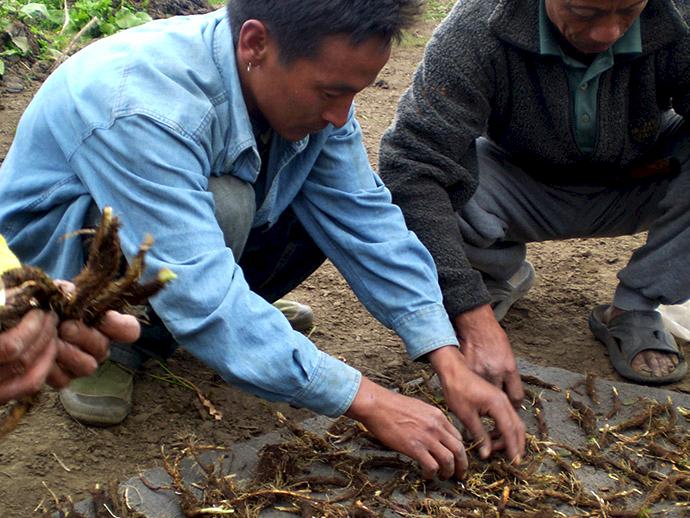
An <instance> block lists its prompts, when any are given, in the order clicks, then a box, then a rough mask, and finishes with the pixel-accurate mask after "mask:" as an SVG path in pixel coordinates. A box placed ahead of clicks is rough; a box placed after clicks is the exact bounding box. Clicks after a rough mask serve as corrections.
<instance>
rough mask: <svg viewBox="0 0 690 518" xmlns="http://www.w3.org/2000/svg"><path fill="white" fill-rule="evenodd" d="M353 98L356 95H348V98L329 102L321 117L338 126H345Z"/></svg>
mask: <svg viewBox="0 0 690 518" xmlns="http://www.w3.org/2000/svg"><path fill="white" fill-rule="evenodd" d="M353 98H354V96H348V97H347V99H343V100H337V101H335V102H333V103H331V104H329V106H328V107H327V108H326V110H325V111H324V112H323V113H322V114H321V117H322V118H323V120H325V121H326V122H329V123H331V124H333V126H335V127H336V128H340V127H342V126H344V125H345V123H346V122H347V118H348V115H349V114H350V107H351V106H352V100H353Z"/></svg>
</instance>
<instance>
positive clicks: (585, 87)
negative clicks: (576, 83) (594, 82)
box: [580, 83, 589, 92]
mask: <svg viewBox="0 0 690 518" xmlns="http://www.w3.org/2000/svg"><path fill="white" fill-rule="evenodd" d="M587 88H589V84H588V83H582V84H580V90H582V91H583V92H584V91H585V90H587Z"/></svg>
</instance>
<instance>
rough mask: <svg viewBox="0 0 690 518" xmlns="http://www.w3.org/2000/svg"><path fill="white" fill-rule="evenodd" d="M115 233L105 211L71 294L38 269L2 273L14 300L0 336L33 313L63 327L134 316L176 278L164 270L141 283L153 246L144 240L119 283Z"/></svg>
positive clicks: (2, 311)
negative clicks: (110, 314)
mask: <svg viewBox="0 0 690 518" xmlns="http://www.w3.org/2000/svg"><path fill="white" fill-rule="evenodd" d="M119 229H120V222H119V220H118V219H117V217H115V216H113V215H112V210H111V209H110V207H105V209H104V210H103V216H102V218H101V222H100V224H99V226H98V228H97V229H96V230H95V235H94V237H93V240H92V242H91V246H90V249H89V258H88V261H87V263H86V266H84V268H83V269H82V271H81V272H80V273H79V275H77V276H76V277H75V278H74V281H73V282H74V285H75V290H74V291H73V292H67V291H65V290H63V289H62V288H61V287H59V286H58V285H57V284H56V283H55V282H53V280H52V279H51V278H50V277H49V276H48V275H46V274H45V272H43V271H42V270H41V269H40V268H34V267H32V266H27V265H22V266H21V267H19V268H15V269H12V270H9V271H7V272H5V273H3V274H2V282H3V284H4V285H5V289H6V290H8V292H10V293H12V296H11V298H10V299H8V303H7V304H6V305H3V306H0V332H1V331H5V330H7V329H11V328H12V327H14V326H16V325H17V324H18V323H19V322H20V321H21V319H22V317H23V316H24V315H25V314H26V313H28V312H29V311H30V310H32V309H35V308H39V309H44V310H46V311H54V312H55V313H57V315H58V317H59V318H60V320H61V321H62V320H72V319H74V320H82V321H84V323H86V324H87V325H90V326H94V325H97V324H98V323H99V322H100V321H101V319H102V318H103V316H104V315H105V313H106V312H107V311H109V310H115V311H119V312H121V313H129V314H135V313H136V311H135V307H136V306H137V305H141V304H143V303H144V302H146V300H147V299H148V298H149V297H151V296H153V295H155V294H156V293H158V292H159V291H160V290H161V289H162V288H163V286H164V285H165V284H166V283H167V282H168V281H170V280H172V279H174V278H175V274H174V273H172V272H171V271H170V270H167V269H163V270H161V271H160V272H159V273H158V276H157V278H156V279H155V280H153V281H150V282H146V283H143V284H141V283H140V282H139V280H140V278H141V275H142V273H143V271H144V257H145V256H146V253H147V252H148V250H149V249H150V248H151V245H152V244H153V238H151V236H146V238H145V239H144V241H143V243H142V244H141V246H140V248H139V252H138V253H137V255H136V256H135V257H134V259H133V260H132V262H131V264H130V265H129V266H128V268H127V271H126V272H125V273H124V275H122V276H121V277H118V274H119V271H120V263H121V260H122V252H121V251H120V238H119V235H118V231H119Z"/></svg>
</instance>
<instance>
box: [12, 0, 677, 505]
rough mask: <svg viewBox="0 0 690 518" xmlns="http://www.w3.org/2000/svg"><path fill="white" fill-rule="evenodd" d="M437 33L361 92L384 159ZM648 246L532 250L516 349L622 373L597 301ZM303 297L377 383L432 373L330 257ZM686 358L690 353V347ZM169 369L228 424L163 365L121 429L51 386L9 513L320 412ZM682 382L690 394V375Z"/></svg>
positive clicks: (199, 372) (589, 244) (590, 244)
mask: <svg viewBox="0 0 690 518" xmlns="http://www.w3.org/2000/svg"><path fill="white" fill-rule="evenodd" d="M151 3H152V4H154V2H153V1H152V2H151ZM178 3H180V4H182V3H185V2H178ZM187 3H190V4H197V2H196V1H194V2H187ZM161 12H165V11H161ZM167 14H170V13H167ZM432 28H433V27H432V26H431V24H429V23H424V24H421V25H420V26H419V27H418V29H417V31H416V32H417V34H416V37H413V38H411V39H410V40H409V41H408V42H407V43H405V44H404V45H403V46H401V47H399V48H397V49H396V50H395V52H394V54H393V57H392V59H391V61H390V63H389V64H388V65H387V66H386V68H385V69H384V70H383V71H382V73H381V76H380V79H381V81H380V82H378V83H377V85H376V86H372V87H371V88H368V89H367V90H365V91H364V92H363V93H362V94H361V95H360V96H359V98H358V102H357V103H358V107H359V120H360V122H361V124H362V127H363V130H364V136H365V143H366V146H367V149H368V151H369V153H370V157H371V160H372V163H374V164H375V163H376V160H377V156H378V150H377V148H378V142H379V140H380V138H381V135H382V133H383V131H384V130H385V129H386V127H387V126H388V125H389V123H390V121H391V120H392V117H393V114H394V110H395V106H396V103H397V100H398V98H399V96H400V95H401V94H402V92H403V90H404V89H405V87H406V86H407V85H408V83H409V81H410V79H411V75H412V73H413V72H414V69H415V67H416V64H417V63H418V61H419V60H420V59H421V56H422V52H423V47H422V46H421V43H420V42H422V41H423V40H424V39H425V38H426V37H428V35H429V34H430V32H431V30H432ZM13 71H14V72H13V73H12V74H10V76H9V77H8V78H6V80H5V81H4V82H0V161H1V160H2V159H3V158H4V156H5V154H6V153H7V149H8V148H9V145H10V143H11V141H12V137H13V134H14V129H15V127H16V124H17V121H18V120H19V117H20V115H21V113H22V111H23V110H24V108H25V107H26V105H27V104H28V102H29V101H30V99H31V97H32V95H33V94H34V93H35V91H36V89H37V88H38V87H39V86H40V84H39V83H38V82H36V81H34V80H32V79H31V77H30V76H31V74H29V73H27V74H26V75H23V74H22V72H21V70H20V68H19V67H14V68H13ZM643 241H644V235H638V236H633V237H625V238H618V239H592V240H570V241H561V242H551V243H543V244H537V245H533V246H531V247H530V248H529V258H530V260H531V261H532V262H533V263H534V265H535V268H536V270H537V276H538V281H537V284H536V286H535V287H534V288H533V289H532V290H531V291H530V293H529V294H528V295H527V296H526V297H525V298H524V299H523V300H521V301H519V302H518V303H517V304H516V305H515V306H514V308H513V309H512V310H511V312H510V313H509V314H508V316H507V317H506V318H505V320H504V326H505V328H506V330H507V332H508V335H509V337H510V339H511V341H512V343H513V346H514V349H515V351H516V354H517V355H518V356H521V357H523V358H526V359H528V360H529V361H531V362H533V363H536V364H541V365H548V366H555V367H562V368H565V369H569V370H572V371H576V372H582V373H585V372H592V373H595V374H596V375H598V376H601V377H605V378H610V379H620V378H618V377H617V376H616V374H615V373H614V371H613V369H612V368H611V366H610V364H609V361H608V359H607V357H606V354H605V349H604V347H603V346H602V345H601V344H599V342H597V341H596V340H595V339H594V338H593V337H592V336H591V334H590V332H589V330H588V328H587V316H588V314H589V311H590V310H591V308H592V306H594V305H595V304H597V303H602V302H607V301H609V300H610V298H611V296H612V293H613V290H614V287H615V283H616V279H615V275H616V272H617V270H619V269H620V268H622V266H623V265H625V263H626V262H627V259H628V257H629V256H630V254H631V252H632V251H633V250H634V249H635V248H637V247H638V246H640V245H641V244H642V243H643ZM292 297H293V298H295V299H296V300H299V301H301V302H304V303H308V304H310V305H311V306H312V307H313V309H314V312H315V315H316V322H317V326H316V328H315V330H314V331H313V333H312V334H311V338H312V339H313V340H314V342H315V343H316V344H317V345H318V346H319V347H321V348H322V349H324V350H326V351H328V352H329V353H331V354H333V355H335V356H337V357H339V358H341V359H344V360H346V361H347V362H348V363H349V364H351V365H353V366H354V367H356V368H358V369H360V370H361V371H362V372H363V373H364V374H366V375H367V376H370V377H371V378H373V379H375V380H376V381H379V382H381V383H382V384H384V385H387V386H390V387H396V386H397V385H398V384H399V383H400V382H401V381H402V380H409V379H412V378H414V377H415V376H417V375H418V373H419V370H420V369H422V368H423V366H422V365H420V364H416V363H414V362H411V361H409V360H408V359H407V358H406V357H405V354H404V349H403V347H402V344H401V342H400V340H399V339H398V338H397V337H396V336H395V335H394V334H392V333H391V332H390V331H388V330H387V329H385V328H384V327H383V326H381V325H380V324H379V323H378V322H376V321H375V320H374V319H373V318H372V317H371V316H370V315H369V314H368V313H367V312H366V311H365V310H364V309H363V307H362V306H361V304H360V303H359V302H358V301H357V300H356V299H355V297H354V296H353V294H352V292H351V290H350V289H349V287H348V285H347V283H346V282H345V281H344V280H343V278H342V277H341V276H340V274H339V273H338V272H337V271H336V270H335V268H334V267H333V266H332V265H331V264H329V263H327V264H325V265H324V266H323V267H322V268H320V269H319V270H318V271H317V272H316V273H315V274H314V275H313V276H312V277H311V278H310V279H308V281H307V282H305V283H304V284H303V285H302V286H300V287H299V288H298V289H296V290H295V292H294V293H293V294H292ZM685 353H686V355H687V354H690V348H689V347H688V346H687V344H685ZM168 367H169V368H170V369H171V370H172V371H173V372H174V373H175V374H177V375H178V376H181V377H182V378H185V379H187V380H190V381H192V382H194V383H195V384H196V385H197V386H198V387H199V388H200V389H201V391H202V392H203V394H204V395H205V396H206V397H207V398H208V399H209V400H210V401H211V402H212V403H213V404H214V405H215V407H216V408H217V409H218V410H220V411H221V412H222V414H223V416H224V417H223V419H222V420H220V421H216V420H214V419H212V418H211V416H210V415H209V414H208V412H207V411H206V410H205V409H204V407H203V406H202V405H201V403H200V402H199V400H198V398H197V396H196V394H195V393H194V392H193V391H191V390H189V389H187V388H184V387H182V386H179V385H176V384H171V383H169V382H166V381H162V380H160V379H158V378H157V376H158V377H160V376H163V375H164V374H165V372H164V371H163V369H162V368H161V367H160V366H158V365H152V366H150V367H148V368H147V369H146V370H144V371H142V372H140V373H138V374H137V376H136V386H135V392H134V401H135V403H134V410H133V412H132V414H131V416H130V417H129V418H128V419H127V420H126V421H125V422H124V423H123V424H122V425H120V426H116V427H113V428H108V429H94V428H86V427H84V426H82V425H80V424H79V423H77V422H75V421H74V420H72V419H71V418H70V417H69V416H68V415H67V414H66V413H65V412H64V410H63V409H62V407H61V405H60V403H59V401H58V399H57V394H56V393H55V392H54V391H52V390H45V391H44V394H43V395H42V398H41V400H40V403H39V404H38V406H37V407H35V408H34V409H33V410H32V412H31V413H30V414H29V415H28V416H26V417H25V418H24V419H23V421H22V423H21V424H20V426H19V428H18V429H17V430H16V431H15V432H14V433H12V434H11V435H10V436H9V437H7V438H6V439H5V440H4V441H3V444H2V445H1V446H0V517H2V518H10V517H26V516H31V515H32V514H35V513H36V512H38V508H40V504H41V502H42V501H47V500H48V499H51V498H52V496H51V492H53V493H55V494H57V495H72V497H73V498H74V499H75V500H79V499H81V498H83V497H85V496H87V494H88V490H89V488H91V487H93V485H94V484H95V483H101V484H107V483H108V482H109V481H112V480H121V479H123V478H124V477H127V476H131V475H132V474H135V473H137V472H138V471H140V470H142V469H145V468H150V467H153V466H156V465H160V463H161V457H160V452H161V448H166V449H169V448H174V447H176V446H179V445H181V444H183V443H184V442H185V440H186V438H189V437H196V438H197V440H198V441H199V442H200V443H202V444H215V445H228V446H229V445H230V444H231V443H232V442H234V441H241V440H245V439H247V438H249V437H251V436H255V435H258V434H262V433H264V432H268V431H271V430H273V429H275V428H277V427H278V423H277V421H276V418H275V413H276V412H277V411H280V412H282V413H283V414H284V415H286V416H287V417H288V418H292V419H296V420H300V419H304V418H307V417H309V416H310V415H311V414H310V412H307V411H304V410H298V409H293V408H290V407H289V406H287V405H284V404H272V403H267V402H265V401H262V400H260V399H257V398H255V397H253V396H249V395H246V394H244V393H242V392H240V391H239V390H237V389H234V388H232V387H229V386H227V385H226V384H225V383H224V382H223V381H222V380H221V379H220V378H219V377H218V376H217V375H215V374H214V373H213V372H212V371H210V370H209V369H207V368H206V367H204V366H203V365H201V364H200V363H199V362H197V361H196V360H195V359H194V358H193V357H192V356H191V355H190V354H188V353H186V352H184V351H179V352H178V353H176V354H175V355H174V356H173V358H172V359H170V360H169V362H168ZM674 388H675V389H677V390H682V391H685V392H687V391H690V380H688V379H686V380H685V381H684V382H683V383H680V384H678V385H676V386H675V387H674ZM1 412H2V407H0V413H1Z"/></svg>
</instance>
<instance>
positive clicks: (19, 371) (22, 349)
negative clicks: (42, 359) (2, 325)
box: [0, 310, 56, 380]
mask: <svg viewBox="0 0 690 518" xmlns="http://www.w3.org/2000/svg"><path fill="white" fill-rule="evenodd" d="M2 335H3V337H4V338H5V340H4V344H5V346H6V347H5V349H4V351H5V352H6V353H8V354H7V356H6V359H5V360H3V361H0V380H3V379H8V378H12V377H18V376H22V375H24V373H26V372H27V371H29V370H30V369H31V368H32V367H33V365H34V363H35V362H36V359H37V358H38V357H39V356H40V355H41V354H43V352H44V351H45V349H46V348H47V347H48V345H49V344H50V342H51V341H52V340H53V339H54V338H55V336H56V333H55V319H54V318H53V317H52V316H50V315H48V314H46V313H44V312H42V311H38V310H35V311H30V312H29V313H28V314H27V315H26V316H25V317H24V318H23V319H22V321H21V322H20V323H19V325H18V326H16V327H14V328H12V329H10V330H8V331H6V332H5V333H2Z"/></svg>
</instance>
